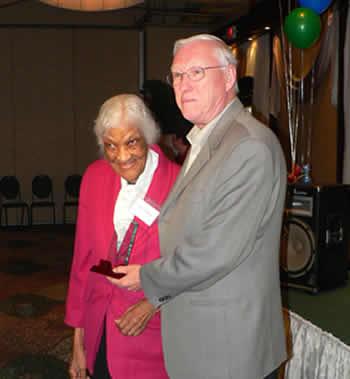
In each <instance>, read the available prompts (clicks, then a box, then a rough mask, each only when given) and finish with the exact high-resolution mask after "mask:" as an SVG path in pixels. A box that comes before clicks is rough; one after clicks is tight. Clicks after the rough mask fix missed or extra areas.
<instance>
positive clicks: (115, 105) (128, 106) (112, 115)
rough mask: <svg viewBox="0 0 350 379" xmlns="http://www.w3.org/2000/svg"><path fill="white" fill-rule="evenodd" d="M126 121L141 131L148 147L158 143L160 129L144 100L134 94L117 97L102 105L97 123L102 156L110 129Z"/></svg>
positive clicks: (96, 130) (96, 131)
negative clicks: (105, 138)
mask: <svg viewBox="0 0 350 379" xmlns="http://www.w3.org/2000/svg"><path fill="white" fill-rule="evenodd" d="M125 121H127V122H129V123H130V124H132V125H134V126H135V128H137V129H138V130H139V131H140V133H141V135H142V136H143V137H144V138H145V141H146V143H147V145H148V146H150V145H152V144H153V143H157V142H158V139H159V135H160V129H159V127H158V125H157V123H156V122H155V120H154V119H153V117H152V114H151V112H150V110H149V109H148V108H147V106H146V105H145V103H144V102H143V100H142V99H141V98H140V97H139V96H137V95H133V94H123V95H117V96H113V97H111V98H110V99H108V100H106V101H105V102H104V103H103V104H102V106H101V108H100V110H99V113H98V115H97V118H96V121H95V126H94V132H95V135H96V138H97V145H98V147H99V150H100V153H101V154H102V155H103V151H104V144H103V138H104V137H105V136H106V134H107V133H108V131H109V129H113V128H118V127H120V126H123V122H125Z"/></svg>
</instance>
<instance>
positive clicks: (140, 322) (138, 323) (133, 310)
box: [114, 299, 159, 336]
mask: <svg viewBox="0 0 350 379" xmlns="http://www.w3.org/2000/svg"><path fill="white" fill-rule="evenodd" d="M158 311H159V308H154V306H153V305H152V304H151V303H150V302H149V301H148V300H147V299H142V300H140V301H138V302H137V303H136V304H134V305H132V306H131V307H130V308H128V309H127V310H126V312H125V313H124V314H123V316H121V317H120V318H119V319H116V320H114V322H115V323H116V325H117V327H118V329H119V330H120V332H121V333H123V334H124V335H126V336H138V335H139V334H140V333H141V332H142V331H143V330H144V329H145V327H146V326H147V324H148V322H149V320H150V319H151V318H152V317H153V316H154V315H155V314H156V313H157V312H158Z"/></svg>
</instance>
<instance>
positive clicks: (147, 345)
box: [65, 94, 180, 379]
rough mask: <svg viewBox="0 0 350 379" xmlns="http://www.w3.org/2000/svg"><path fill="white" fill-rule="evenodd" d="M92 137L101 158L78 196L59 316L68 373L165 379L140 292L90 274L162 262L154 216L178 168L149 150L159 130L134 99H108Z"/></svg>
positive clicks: (150, 313) (154, 327) (155, 318)
mask: <svg viewBox="0 0 350 379" xmlns="http://www.w3.org/2000/svg"><path fill="white" fill-rule="evenodd" d="M94 130H95V134H96V137H97V143H98V145H99V147H100V150H101V152H103V155H104V158H102V159H99V160H97V161H96V162H94V163H92V164H91V165H90V166H89V167H88V169H87V170H86V172H85V174H84V177H83V181H82V185H81V190H80V198H79V213H78V221H77V228H76V239H75V248H74V258H73V263H72V269H71V275H70V283H69V291H68V297H67V309H66V317H65V322H66V323H67V324H68V325H70V326H72V327H74V328H75V332H74V342H73V354H72V362H71V365H70V369H69V372H70V375H71V377H72V378H89V377H90V378H94V379H105V378H113V379H116V378H118V379H119V378H123V379H137V378H140V379H141V378H142V379H167V378H168V376H167V373H166V371H165V367H164V362H163V354H162V345H161V334H160V312H157V310H156V309H154V307H153V306H152V305H151V304H150V303H149V302H148V300H147V299H146V298H145V296H144V294H143V292H142V291H137V292H129V291H126V290H122V289H120V288H118V287H116V286H115V285H113V284H112V283H111V282H110V281H109V280H108V277H107V276H106V275H103V274H102V275H101V274H100V273H97V272H94V271H91V268H92V267H96V266H97V267H100V262H101V260H102V261H106V260H108V261H112V264H113V262H116V261H117V258H120V260H119V262H118V263H119V264H124V263H139V264H145V263H147V262H149V261H151V260H153V259H157V258H158V257H159V256H160V250H159V242H158V226H157V215H158V213H159V212H158V211H159V208H160V206H161V204H162V203H163V202H164V200H165V199H166V197H167V195H168V193H169V192H170V190H171V187H172V185H173V184H174V182H175V179H176V176H177V174H178V172H179V169H180V168H179V166H177V165H176V164H174V163H173V162H170V161H169V160H168V159H167V158H166V157H165V156H164V154H163V153H162V152H161V150H160V149H159V148H158V146H157V145H155V143H156V142H157V139H158V137H159V129H158V127H157V124H156V123H155V121H154V120H153V118H152V116H151V113H150V111H149V110H148V109H147V107H146V106H145V104H144V103H143V101H142V100H141V99H140V98H139V97H138V96H136V95H130V94H125V95H119V96H115V97H112V98H111V99H109V100H107V101H106V102H105V103H104V104H103V105H102V107H101V109H100V111H99V114H98V117H97V120H96V122H95V128H94ZM113 238H115V239H116V243H115V250H113V247H112V249H111V241H113ZM124 253H125V256H123V254H124ZM122 256H123V257H122Z"/></svg>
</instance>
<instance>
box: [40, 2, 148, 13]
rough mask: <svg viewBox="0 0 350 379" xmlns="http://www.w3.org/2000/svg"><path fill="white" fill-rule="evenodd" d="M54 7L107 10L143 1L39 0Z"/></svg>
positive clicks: (130, 5)
mask: <svg viewBox="0 0 350 379" xmlns="http://www.w3.org/2000/svg"><path fill="white" fill-rule="evenodd" d="M40 1H41V2H43V3H46V4H49V5H52V6H54V7H59V8H65V9H72V10H78V11H107V10H112V9H120V8H128V7H132V6H134V5H136V4H140V3H143V2H144V1H143V0H40Z"/></svg>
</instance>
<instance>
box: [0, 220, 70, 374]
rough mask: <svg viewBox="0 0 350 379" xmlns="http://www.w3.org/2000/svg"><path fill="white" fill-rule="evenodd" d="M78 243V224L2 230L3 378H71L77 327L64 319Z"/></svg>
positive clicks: (0, 320) (0, 307)
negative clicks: (50, 371)
mask: <svg viewBox="0 0 350 379" xmlns="http://www.w3.org/2000/svg"><path fill="white" fill-rule="evenodd" d="M73 242H74V226H73V225H64V226H63V225H58V226H55V227H53V226H50V225H42V226H35V227H32V228H22V229H16V228H2V229H0V252H1V253H0V282H1V290H0V341H1V344H0V379H7V378H9V379H10V378H16V379H19V378H22V377H23V378H28V379H29V378H31V377H33V378H34V377H35V378H41V377H42V378H49V377H50V378H51V377H55V378H60V377H62V378H65V377H67V362H68V361H69V359H70V350H71V336H72V329H71V328H69V327H68V326H66V325H65V324H64V322H63V317H64V302H65V297H66V292H67V284H68V277H69V270H70V265H71V259H72V253H73ZM43 357H44V358H43ZM44 361H45V364H46V366H45V370H46V369H47V370H49V369H50V370H51V369H53V370H55V374H54V375H55V376H50V375H53V374H50V373H48V372H46V373H45V370H44V369H43V366H42V364H43V362H44ZM11 365H12V366H11ZM16 365H17V366H18V367H21V370H22V371H23V372H17V371H16V369H15V368H14V366H16ZM10 366H11V367H10ZM14 370H15V371H14ZM29 371H33V372H34V371H41V374H40V373H38V372H36V373H35V375H34V374H33V376H28V375H29ZM9 373H10V374H9ZM22 375H24V376H22Z"/></svg>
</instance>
